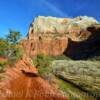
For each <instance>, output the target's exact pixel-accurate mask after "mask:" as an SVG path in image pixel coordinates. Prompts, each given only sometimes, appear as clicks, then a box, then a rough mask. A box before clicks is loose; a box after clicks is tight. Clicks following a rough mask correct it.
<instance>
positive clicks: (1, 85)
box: [0, 60, 67, 100]
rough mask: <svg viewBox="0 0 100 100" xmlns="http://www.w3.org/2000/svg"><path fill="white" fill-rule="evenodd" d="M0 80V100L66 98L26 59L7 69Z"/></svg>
mask: <svg viewBox="0 0 100 100" xmlns="http://www.w3.org/2000/svg"><path fill="white" fill-rule="evenodd" d="M4 76H5V78H4V79H2V80H1V82H0V100H67V98H66V97H64V96H63V95H62V94H61V93H60V92H59V91H58V90H56V89H55V88H53V87H52V86H51V85H50V84H49V83H48V82H47V81H46V80H44V79H42V78H41V77H39V76H38V75H37V70H36V68H35V67H32V66H31V64H30V63H26V61H23V60H22V61H20V62H18V63H17V64H16V67H15V68H11V69H8V70H7V72H6V73H5V75H4Z"/></svg>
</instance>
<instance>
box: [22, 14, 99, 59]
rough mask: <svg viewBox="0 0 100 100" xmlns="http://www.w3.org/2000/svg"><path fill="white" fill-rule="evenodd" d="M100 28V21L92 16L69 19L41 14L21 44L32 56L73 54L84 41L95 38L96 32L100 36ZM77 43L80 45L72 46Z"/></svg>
mask: <svg viewBox="0 0 100 100" xmlns="http://www.w3.org/2000/svg"><path fill="white" fill-rule="evenodd" d="M99 29H100V25H99V23H98V22H97V21H96V20H95V19H94V18H92V17H87V16H84V17H82V16H80V17H77V18H74V19H68V18H55V17H43V16H39V17H37V18H35V20H34V21H33V23H32V24H31V25H30V29H29V33H28V38H27V39H24V40H22V41H21V45H22V46H23V47H24V50H25V51H26V53H27V55H29V56H31V57H34V56H36V55H37V54H39V53H43V54H45V55H50V56H57V55H61V54H63V53H65V54H67V55H71V54H73V52H74V49H77V48H79V47H80V46H81V43H82V42H84V41H87V40H91V39H94V37H95V33H96V36H97V37H98V36H100V33H99V32H97V31H98V30H99ZM95 39H96V37H95ZM75 43H76V44H79V45H78V46H75V48H74V46H70V45H72V44H73V45H76V44H75ZM85 45H86V44H85ZM72 49H73V50H72ZM79 50H80V49H79ZM79 50H78V51H79Z"/></svg>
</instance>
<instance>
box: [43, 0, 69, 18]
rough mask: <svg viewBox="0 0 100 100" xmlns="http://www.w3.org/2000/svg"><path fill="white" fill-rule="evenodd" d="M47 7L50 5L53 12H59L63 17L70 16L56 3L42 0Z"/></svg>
mask: <svg viewBox="0 0 100 100" xmlns="http://www.w3.org/2000/svg"><path fill="white" fill-rule="evenodd" d="M41 2H43V3H44V4H45V5H46V6H47V7H49V8H50V9H51V10H52V11H53V12H55V13H57V14H58V15H59V16H61V17H69V16H68V15H67V14H66V13H64V12H63V11H62V10H60V9H59V8H57V7H56V6H55V5H53V4H51V3H50V2H48V1H47V0H41Z"/></svg>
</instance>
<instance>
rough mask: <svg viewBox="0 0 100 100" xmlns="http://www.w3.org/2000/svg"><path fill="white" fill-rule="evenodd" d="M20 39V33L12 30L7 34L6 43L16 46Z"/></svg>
mask: <svg viewBox="0 0 100 100" xmlns="http://www.w3.org/2000/svg"><path fill="white" fill-rule="evenodd" d="M20 38H21V33H20V32H17V31H14V30H10V31H9V34H8V35H7V37H6V39H7V41H8V42H9V43H11V44H17V43H18V42H19V40H20Z"/></svg>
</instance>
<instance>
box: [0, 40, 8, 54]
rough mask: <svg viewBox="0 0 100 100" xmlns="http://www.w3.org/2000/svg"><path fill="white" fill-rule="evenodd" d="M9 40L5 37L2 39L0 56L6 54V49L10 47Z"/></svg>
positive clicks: (0, 41)
mask: <svg viewBox="0 0 100 100" xmlns="http://www.w3.org/2000/svg"><path fill="white" fill-rule="evenodd" d="M8 46H9V44H8V42H7V41H6V40H4V39H0V56H5V51H6V50H7V49H8Z"/></svg>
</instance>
